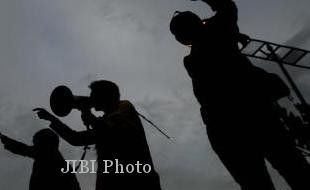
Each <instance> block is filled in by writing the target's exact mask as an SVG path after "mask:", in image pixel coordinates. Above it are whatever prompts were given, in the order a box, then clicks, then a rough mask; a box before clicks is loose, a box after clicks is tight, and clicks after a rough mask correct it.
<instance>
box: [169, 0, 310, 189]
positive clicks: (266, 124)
mask: <svg viewBox="0 0 310 190" xmlns="http://www.w3.org/2000/svg"><path fill="white" fill-rule="evenodd" d="M202 1H203V2H205V3H207V4H208V5H209V6H210V7H211V9H212V10H213V11H214V12H215V15H214V16H212V17H210V18H208V19H205V20H202V19H200V18H199V16H197V15H196V14H194V13H193V12H190V11H185V12H176V13H175V15H174V16H173V18H172V20H171V23H170V31H171V32H172V34H173V35H174V36H175V38H176V40H177V41H178V42H180V43H181V44H183V45H186V46H188V47H190V49H191V51H190V54H189V55H187V56H186V57H185V58H184V66H185V69H186V70H187V72H188V74H189V76H190V78H191V79H192V85H193V91H194V94H195V96H196V98H197V100H198V102H199V104H200V105H201V109H200V111H201V116H202V119H203V121H204V123H205V124H206V126H207V134H208V137H209V140H210V143H211V146H212V148H213V149H214V151H215V152H216V153H217V155H218V157H219V158H220V160H221V161H222V163H223V164H224V165H225V167H226V168H227V170H228V171H229V172H230V174H231V175H232V177H233V178H234V179H235V181H236V182H237V183H238V184H239V185H240V187H241V189H242V190H262V189H264V190H274V186H273V184H272V181H271V178H270V176H269V174H268V171H267V167H266V164H265V159H266V160H268V161H269V162H270V163H271V164H272V166H273V167H274V168H275V169H276V170H278V171H279V173H280V174H281V175H282V176H283V177H284V178H285V180H286V181H287V182H288V184H289V185H290V186H291V187H292V189H294V190H305V189H309V182H308V179H307V177H308V176H310V168H309V164H308V163H307V161H306V159H305V158H304V157H303V155H302V154H301V153H300V152H299V151H298V150H297V149H296V147H295V144H294V142H293V140H292V139H291V138H290V135H289V134H287V131H286V130H285V128H284V126H283V125H282V123H281V121H280V118H279V117H278V116H277V114H276V111H275V109H276V108H275V106H274V103H275V102H276V101H277V100H279V99H281V98H283V97H285V96H288V95H289V94H290V91H289V89H288V87H287V86H286V84H285V83H284V82H283V81H282V80H281V79H280V78H279V77H278V76H277V75H275V74H271V73H267V72H266V71H264V70H263V69H260V68H258V67H255V66H254V65H252V63H251V62H250V60H249V59H248V58H247V57H246V56H245V55H243V54H242V53H241V52H240V50H239V46H238V45H239V43H241V44H243V45H246V43H247V40H248V37H247V36H246V35H243V34H240V32H239V28H238V25H237V21H238V10H237V6H236V4H235V3H234V2H233V1H232V0H202Z"/></svg>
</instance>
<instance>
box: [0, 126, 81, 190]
mask: <svg viewBox="0 0 310 190" xmlns="http://www.w3.org/2000/svg"><path fill="white" fill-rule="evenodd" d="M1 141H2V142H3V144H4V147H5V148H6V149H7V150H9V151H11V152H12V153H15V154H19V155H22V156H26V157H30V158H32V159H33V160H34V162H33V167H32V173H31V177H30V183H29V190H42V189H44V190H55V189H65V190H80V186H79V183H78V181H77V179H76V176H75V175H74V174H72V173H62V172H61V168H66V162H65V160H64V158H63V157H62V155H61V153H60V152H59V150H58V144H59V139H58V136H57V135H56V134H55V133H54V132H53V131H51V130H50V129H43V130H40V131H39V132H37V133H36V134H35V135H34V137H33V144H34V145H33V146H27V145H25V144H23V143H20V142H18V141H15V140H13V139H10V138H8V137H6V136H3V135H2V136H1Z"/></svg>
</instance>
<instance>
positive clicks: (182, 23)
mask: <svg viewBox="0 0 310 190" xmlns="http://www.w3.org/2000/svg"><path fill="white" fill-rule="evenodd" d="M202 27H203V22H202V20H201V19H200V18H199V16H197V15H196V14H195V13H193V12H191V11H185V12H179V11H176V12H175V14H174V16H173V18H172V20H171V22H170V31H171V33H172V34H174V36H175V38H176V40H177V41H178V42H180V43H181V44H183V45H192V43H193V41H195V39H197V37H198V36H199V34H200V31H201V29H202Z"/></svg>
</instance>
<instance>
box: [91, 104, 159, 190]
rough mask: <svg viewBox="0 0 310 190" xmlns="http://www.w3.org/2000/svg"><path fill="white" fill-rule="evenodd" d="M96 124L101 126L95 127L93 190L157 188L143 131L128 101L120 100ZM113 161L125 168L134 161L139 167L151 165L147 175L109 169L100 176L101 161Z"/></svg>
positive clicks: (157, 179) (102, 166)
mask: <svg viewBox="0 0 310 190" xmlns="http://www.w3.org/2000/svg"><path fill="white" fill-rule="evenodd" d="M100 124H103V125H105V126H103V127H100V126H98V127H95V128H97V131H98V132H97V134H98V135H97V143H96V149H97V154H98V178H99V179H97V188H98V189H100V187H105V188H107V189H123V188H130V187H131V188H135V189H160V186H159V185H160V183H159V177H158V174H157V173H156V171H155V168H154V166H153V161H152V158H151V153H150V150H149V147H148V144H147V140H146V136H145V132H144V129H143V126H142V123H141V121H140V118H139V116H138V114H137V112H136V110H135V108H134V106H133V105H132V104H131V103H130V102H129V101H120V103H119V105H118V108H117V109H116V110H115V111H114V112H112V113H110V114H107V115H105V116H104V117H103V118H102V120H101V121H100V120H99V121H98V125H100ZM109 144H110V145H109ZM115 159H118V161H119V163H121V164H123V165H125V166H126V165H128V164H135V163H137V161H139V163H140V164H142V165H145V164H148V165H150V166H151V173H137V172H134V173H126V172H125V173H123V174H119V173H116V174H115V170H113V169H112V170H110V171H109V172H110V173H108V174H102V171H103V169H104V163H103V160H115ZM119 182H121V183H119Z"/></svg>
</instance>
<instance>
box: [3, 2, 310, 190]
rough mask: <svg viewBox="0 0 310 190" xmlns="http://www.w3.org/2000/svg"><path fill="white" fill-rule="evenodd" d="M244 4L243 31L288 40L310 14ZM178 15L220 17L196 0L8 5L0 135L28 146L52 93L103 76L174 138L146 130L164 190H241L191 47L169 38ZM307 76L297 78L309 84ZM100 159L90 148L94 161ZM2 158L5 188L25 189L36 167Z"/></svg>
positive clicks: (89, 183) (89, 182) (291, 7)
mask: <svg viewBox="0 0 310 190" xmlns="http://www.w3.org/2000/svg"><path fill="white" fill-rule="evenodd" d="M237 3H238V5H239V7H240V11H239V12H240V28H241V31H244V32H246V33H249V34H250V35H251V36H257V37H260V38H263V39H268V40H272V41H275V42H281V43H282V42H283V43H284V42H285V41H287V39H288V38H290V37H292V36H293V35H294V34H297V32H299V31H297V30H296V28H298V27H292V26H294V21H295V20H294V19H295V18H298V17H300V14H302V12H307V11H308V7H309V2H308V1H307V0H298V1H294V2H293V1H288V0H285V1H284V2H283V1H282V0H281V1H280V0H272V1H267V0H264V1H256V0H239V1H237ZM267 5H268V6H267ZM175 10H181V11H183V10H192V11H194V12H196V13H197V14H199V15H200V16H201V17H206V16H210V15H212V14H213V13H212V12H211V11H210V9H209V8H208V7H207V6H205V5H204V4H203V3H201V2H196V3H193V2H190V1H189V0H169V1H166V0H156V1H154V0H126V1H124V0H89V1H85V0H53V1H48V0H27V1H22V0H5V1H1V2H0V22H1V23H0V24H1V25H0V26H1V30H0V40H1V44H0V64H1V69H0V86H1V88H2V90H1V91H0V103H1V104H0V106H1V107H0V113H1V115H0V124H1V129H0V131H1V132H5V133H7V134H9V135H11V136H12V137H16V138H17V139H20V140H23V141H25V142H28V143H31V138H32V135H33V134H34V133H35V131H36V130H39V129H41V128H43V127H45V125H46V123H44V122H40V121H38V120H37V119H36V118H35V117H34V116H33V114H32V113H31V109H32V108H33V107H37V106H45V107H48V97H49V94H50V92H51V90H52V89H53V88H54V87H55V86H57V85H60V84H66V85H68V86H70V87H71V88H72V89H73V91H74V93H76V94H84V95H87V94H88V93H89V90H88V88H87V86H88V84H89V83H90V82H91V81H93V80H96V79H100V78H106V79H110V80H113V81H116V82H117V83H118V84H119V85H120V87H121V91H122V94H123V98H126V99H130V100H133V101H134V102H135V104H136V105H137V108H138V109H139V110H140V111H141V112H142V113H144V114H146V115H147V116H148V117H150V118H151V119H152V120H153V121H154V122H155V123H156V124H158V125H159V126H160V127H161V128H163V129H165V131H167V132H168V133H169V135H171V136H173V137H175V139H174V141H173V142H172V143H171V142H169V141H167V140H166V139H165V138H164V137H163V136H161V135H160V134H159V133H158V132H157V131H156V130H154V129H152V128H151V127H150V126H149V124H147V123H144V125H145V130H146V132H147V135H148V139H149V144H150V147H151V150H152V154H153V157H154V162H155V165H156V168H157V170H158V171H159V173H160V174H161V177H162V182H163V187H164V189H171V190H174V189H180V190H182V189H193V190H200V189H221V190H235V189H238V188H237V185H236V184H235V183H234V181H233V180H232V179H231V177H230V176H229V175H228V173H227V171H226V170H225V169H224V168H223V166H222V165H221V163H220V161H219V160H218V158H217V157H216V155H215V153H214V152H213V151H212V150H211V147H210V145H209V143H208V141H207V136H206V131H205V128H204V126H203V123H202V121H201V118H200V115H199V106H198V104H197V102H196V100H195V99H194V96H193V94H192V89H191V82H190V80H189V77H188V76H187V74H186V73H185V71H184V68H183V65H182V59H183V56H185V55H186V54H187V53H188V49H187V48H185V47H182V46H181V45H179V44H178V43H177V42H176V41H175V40H174V38H173V36H172V35H171V34H170V32H169V21H170V19H171V16H172V14H173V12H174V11H175ZM262 13H264V14H262ZM284 13H286V14H284ZM275 23H276V24H275ZM304 23H305V22H303V23H299V24H300V25H299V26H301V25H302V24H304ZM275 26H276V27H275ZM305 29H306V30H307V31H308V29H307V27H305ZM300 34H301V35H296V40H294V41H295V42H302V41H303V39H302V38H303V37H307V32H301V33H300ZM297 36H298V37H297ZM296 45H299V44H297V43H296ZM303 47H306V45H305V46H303ZM306 76H307V75H303V77H302V78H300V80H301V81H303V82H304V83H307V82H306V78H307V77H306ZM64 120H65V122H66V123H68V125H70V126H72V128H74V129H75V130H82V129H83V127H82V124H81V122H80V118H79V113H78V112H74V113H73V114H72V115H71V116H70V117H69V118H66V119H64ZM61 150H62V152H63V153H64V154H65V157H66V158H70V159H71V158H78V157H79V156H80V154H81V150H79V149H75V148H73V147H71V146H69V145H68V144H66V143H62V146H61ZM72 150H73V152H72ZM94 157H95V153H94V151H91V153H90V154H89V158H94ZM0 159H1V161H4V162H1V163H8V164H1V170H0V177H1V179H3V180H1V181H0V189H4V190H6V189H8V188H11V189H20V190H23V189H27V183H28V179H29V175H30V166H31V161H30V160H26V159H24V158H19V157H15V156H13V155H11V154H9V153H7V152H6V151H4V150H3V149H2V148H0ZM16 175H18V176H16ZM16 178H18V179H19V180H15V179H16ZM12 179H14V180H12ZM79 179H80V181H81V184H82V186H83V189H86V190H91V189H94V180H95V178H94V176H90V175H87V176H79ZM277 181H278V180H277ZM280 184H281V183H280Z"/></svg>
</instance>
